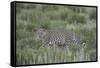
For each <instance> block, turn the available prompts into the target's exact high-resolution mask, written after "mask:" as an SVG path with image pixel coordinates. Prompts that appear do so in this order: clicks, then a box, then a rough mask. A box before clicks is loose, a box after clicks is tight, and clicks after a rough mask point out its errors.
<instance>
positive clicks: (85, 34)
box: [16, 3, 96, 65]
mask: <svg viewBox="0 0 100 68" xmlns="http://www.w3.org/2000/svg"><path fill="white" fill-rule="evenodd" d="M36 28H44V29H46V30H49V29H52V30H55V29H57V30H60V29H61V30H67V29H68V30H73V31H75V32H76V33H77V34H79V35H80V37H81V39H82V41H81V44H80V48H78V47H75V46H73V47H71V48H70V49H69V52H68V51H67V49H59V48H57V47H41V45H42V43H41V42H39V41H36V40H35V39H34V38H35V37H34V34H35V29H36ZM16 33H17V34H16V38H17V39H16V42H17V43H16V44H17V45H16V46H17V48H16V49H17V51H16V54H17V65H25V64H45V63H61V62H77V61H95V60H96V8H95V7H78V6H62V5H40V4H27V3H26V4H25V3H17V4H16Z"/></svg>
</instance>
